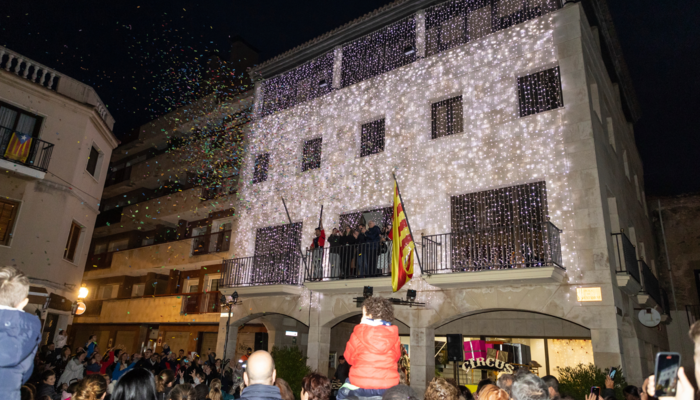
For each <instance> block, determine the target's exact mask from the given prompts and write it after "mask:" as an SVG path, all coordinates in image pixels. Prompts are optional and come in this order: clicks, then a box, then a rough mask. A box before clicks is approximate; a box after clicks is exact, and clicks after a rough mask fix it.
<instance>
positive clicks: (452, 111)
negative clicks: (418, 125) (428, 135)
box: [431, 96, 463, 139]
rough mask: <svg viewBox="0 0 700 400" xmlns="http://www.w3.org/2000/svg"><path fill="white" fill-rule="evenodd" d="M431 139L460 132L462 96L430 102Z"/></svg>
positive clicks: (461, 128)
mask: <svg viewBox="0 0 700 400" xmlns="http://www.w3.org/2000/svg"><path fill="white" fill-rule="evenodd" d="M431 111H432V130H433V139H437V138H439V137H443V136H449V135H454V134H455V133H462V130H463V127H462V125H463V123H462V121H463V118H462V113H463V110H462V96H457V97H453V98H451V99H447V100H443V101H438V102H437V103H433V104H432V110H431Z"/></svg>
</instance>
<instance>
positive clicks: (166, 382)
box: [156, 369, 175, 400]
mask: <svg viewBox="0 0 700 400" xmlns="http://www.w3.org/2000/svg"><path fill="white" fill-rule="evenodd" d="M174 384H175V373H174V372H173V371H172V370H170V369H164V370H162V371H160V372H159V373H158V375H156V393H157V394H158V400H167V398H168V395H169V394H170V391H171V390H173V385H174Z"/></svg>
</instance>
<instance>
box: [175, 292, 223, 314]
mask: <svg viewBox="0 0 700 400" xmlns="http://www.w3.org/2000/svg"><path fill="white" fill-rule="evenodd" d="M180 296H181V297H182V308H181V309H180V314H183V315H189V314H206V313H220V312H221V301H220V298H221V292H206V293H183V294H182V295H180Z"/></svg>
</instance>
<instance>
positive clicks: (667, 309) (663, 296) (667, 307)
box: [661, 289, 671, 315]
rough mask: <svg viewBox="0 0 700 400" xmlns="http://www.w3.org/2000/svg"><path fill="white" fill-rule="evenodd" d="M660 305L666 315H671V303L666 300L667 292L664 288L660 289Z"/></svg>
mask: <svg viewBox="0 0 700 400" xmlns="http://www.w3.org/2000/svg"><path fill="white" fill-rule="evenodd" d="M661 301H662V304H661V307H662V308H663V309H664V313H665V314H666V315H671V303H669V302H668V293H666V290H664V289H661Z"/></svg>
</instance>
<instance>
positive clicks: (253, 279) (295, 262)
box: [219, 252, 302, 287]
mask: <svg viewBox="0 0 700 400" xmlns="http://www.w3.org/2000/svg"><path fill="white" fill-rule="evenodd" d="M301 265H302V258H301V257H300V256H299V254H298V253H294V252H290V253H275V254H264V255H258V256H253V257H244V258H234V259H232V260H224V277H223V279H222V280H221V283H220V284H219V287H238V286H258V285H297V284H299V277H300V271H301V270H302V268H301Z"/></svg>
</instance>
